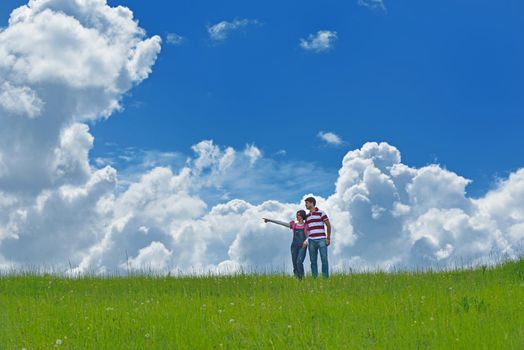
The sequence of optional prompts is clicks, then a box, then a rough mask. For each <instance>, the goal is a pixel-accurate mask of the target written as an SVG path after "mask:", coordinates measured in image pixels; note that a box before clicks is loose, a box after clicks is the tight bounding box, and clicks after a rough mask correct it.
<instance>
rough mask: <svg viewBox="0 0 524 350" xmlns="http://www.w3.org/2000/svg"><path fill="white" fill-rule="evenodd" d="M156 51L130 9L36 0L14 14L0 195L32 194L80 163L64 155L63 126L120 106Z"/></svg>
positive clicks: (3, 63) (0, 135)
mask: <svg viewBox="0 0 524 350" xmlns="http://www.w3.org/2000/svg"><path fill="white" fill-rule="evenodd" d="M159 51H160V38H159V37H158V36H153V37H150V38H147V37H146V36H145V32H144V30H143V29H141V28H140V27H139V26H138V24H137V22H136V21H135V20H134V19H133V14H132V12H131V11H130V10H129V9H127V8H125V7H110V6H108V5H107V3H106V1H105V0H90V1H66V0H31V1H29V3H28V4H27V5H24V6H21V7H19V8H18V9H15V10H14V11H13V12H12V13H11V16H10V18H9V25H8V26H7V27H6V28H4V29H3V30H2V31H1V32H0V80H2V81H3V82H4V83H2V85H1V86H0V123H2V125H5V126H6V127H2V128H1V129H0V150H1V152H2V153H3V154H4V155H9V157H4V158H3V163H4V171H3V173H2V177H0V190H3V191H9V192H13V191H16V192H19V193H31V194H33V195H35V194H37V193H38V192H39V191H41V190H43V189H45V188H49V187H54V186H57V185H60V184H63V183H64V177H67V176H68V175H67V174H66V173H64V169H66V168H67V167H68V165H66V164H64V163H63V162H64V161H65V160H66V159H69V160H71V161H73V162H76V160H72V159H71V157H66V156H65V153H67V152H69V151H65V150H64V151H60V148H61V145H60V143H61V142H63V141H64V137H67V131H66V129H68V128H70V127H71V125H72V124H73V123H77V122H86V121H92V120H96V119H99V118H105V117H108V116H109V115H110V114H111V113H112V112H113V111H115V110H118V109H120V108H121V106H120V100H121V98H122V96H123V94H124V93H125V92H127V91H128V90H129V89H130V88H132V87H133V86H134V85H136V84H138V83H140V82H141V81H142V80H143V79H145V78H146V77H147V76H148V74H149V73H150V72H151V66H152V65H153V63H154V61H155V59H156V55H157V54H158V52H159ZM17 116H18V117H17ZM19 116H25V118H20V117H19ZM77 141H78V142H80V143H85V142H86V141H85V138H84V139H82V138H80V139H78V138H75V137H73V138H72V139H71V140H70V141H68V142H69V144H68V147H69V146H72V144H71V143H75V142H77ZM84 146H85V145H84ZM79 147H83V146H79ZM57 149H58V150H57ZM77 155H78V154H77ZM50 164H52V165H53V166H49V165H50ZM73 168H74V171H75V172H77V174H79V175H81V177H82V179H84V178H86V177H87V176H88V174H86V173H85V170H86V169H85V167H84V173H83V174H80V173H79V172H78V171H79V168H78V166H72V168H71V169H73Z"/></svg>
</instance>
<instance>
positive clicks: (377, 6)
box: [358, 0, 387, 12]
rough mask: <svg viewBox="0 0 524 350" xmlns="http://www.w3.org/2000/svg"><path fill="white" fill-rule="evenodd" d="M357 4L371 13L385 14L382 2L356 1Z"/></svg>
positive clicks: (377, 0)
mask: <svg viewBox="0 0 524 350" xmlns="http://www.w3.org/2000/svg"><path fill="white" fill-rule="evenodd" d="M358 4H359V5H360V6H364V7H367V8H369V9H370V10H372V11H380V12H387V9H386V5H385V4H384V0H358Z"/></svg>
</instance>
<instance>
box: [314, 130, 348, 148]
mask: <svg viewBox="0 0 524 350" xmlns="http://www.w3.org/2000/svg"><path fill="white" fill-rule="evenodd" d="M317 136H318V137H319V138H320V139H321V140H322V141H324V142H326V143H327V144H329V145H333V146H341V145H343V144H344V141H343V140H342V138H340V136H338V135H337V134H335V133H333V132H324V131H320V132H319V133H318V135H317Z"/></svg>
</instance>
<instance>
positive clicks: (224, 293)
mask: <svg viewBox="0 0 524 350" xmlns="http://www.w3.org/2000/svg"><path fill="white" fill-rule="evenodd" d="M23 348H26V349H28V350H29V349H53V348H63V349H223V348H224V349H239V348H241V349H265V348H268V349H271V348H274V349H290V348H297V349H298V348H300V349H348V348H351V349H524V260H520V261H518V262H506V263H503V264H501V265H499V266H497V267H494V268H482V267H479V268H477V269H469V270H463V271H446V272H438V273H437V272H431V271H426V272H420V273H407V272H399V273H392V274H387V273H369V274H349V275H333V276H332V277H330V278H329V279H328V280H323V279H319V280H313V279H311V278H306V280H304V281H298V280H295V279H294V278H292V277H290V276H282V275H280V276H279V275H272V276H268V275H258V276H257V275H237V276H230V277H224V276H222V277H216V276H215V277H212V276H211V277H200V278H172V277H153V276H132V277H105V278H100V277H82V278H59V277H55V276H50V275H44V276H36V275H30V274H29V275H28V274H26V275H18V276H14V275H11V276H3V277H0V349H23Z"/></svg>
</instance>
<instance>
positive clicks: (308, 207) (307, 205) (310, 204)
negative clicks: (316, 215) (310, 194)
mask: <svg viewBox="0 0 524 350" xmlns="http://www.w3.org/2000/svg"><path fill="white" fill-rule="evenodd" d="M305 203H306V209H307V210H311V209H313V208H314V207H315V206H314V205H313V203H311V202H308V201H306V202H305Z"/></svg>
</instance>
